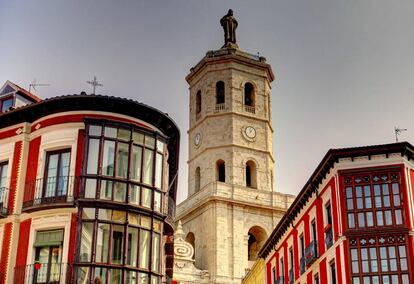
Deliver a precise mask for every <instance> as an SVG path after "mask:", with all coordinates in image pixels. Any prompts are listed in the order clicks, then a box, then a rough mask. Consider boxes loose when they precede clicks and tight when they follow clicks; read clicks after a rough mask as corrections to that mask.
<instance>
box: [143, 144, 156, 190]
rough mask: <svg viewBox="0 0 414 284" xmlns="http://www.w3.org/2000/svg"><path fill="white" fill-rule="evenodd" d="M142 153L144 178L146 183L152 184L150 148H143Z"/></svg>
mask: <svg viewBox="0 0 414 284" xmlns="http://www.w3.org/2000/svg"><path fill="white" fill-rule="evenodd" d="M144 152H145V154H144V180H143V182H144V183H146V184H152V169H153V155H154V153H153V152H152V151H151V150H148V149H145V151H144Z"/></svg>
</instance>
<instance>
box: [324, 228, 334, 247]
mask: <svg viewBox="0 0 414 284" xmlns="http://www.w3.org/2000/svg"><path fill="white" fill-rule="evenodd" d="M325 244H326V248H327V249H329V248H330V247H331V246H332V245H333V230H332V228H329V229H328V230H327V231H326V232H325Z"/></svg>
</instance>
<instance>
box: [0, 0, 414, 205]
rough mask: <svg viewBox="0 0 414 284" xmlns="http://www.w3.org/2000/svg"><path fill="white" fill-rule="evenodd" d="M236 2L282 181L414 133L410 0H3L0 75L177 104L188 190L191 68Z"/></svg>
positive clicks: (297, 184) (240, 38)
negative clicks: (265, 72)
mask: <svg viewBox="0 0 414 284" xmlns="http://www.w3.org/2000/svg"><path fill="white" fill-rule="evenodd" d="M229 8H232V9H233V10H234V15H235V17H236V19H237V20H238V23H239V25H238V28H237V42H238V45H239V47H240V48H241V49H242V50H244V51H247V52H250V53H252V54H257V52H260V55H261V56H265V57H266V58H267V62H268V63H269V64H271V65H272V68H273V72H274V73H275V75H276V79H275V81H274V82H273V83H272V100H273V106H272V111H273V121H272V123H273V127H274V129H275V132H274V135H273V139H274V149H273V151H274V154H275V157H276V164H275V173H276V175H275V188H276V190H277V191H280V192H284V193H290V194H297V193H298V192H299V191H300V190H301V189H302V187H303V185H304V184H305V182H306V180H307V179H308V178H309V176H310V175H311V173H312V172H313V170H314V169H315V167H316V166H317V165H318V163H319V162H320V160H321V159H322V158H323V156H324V154H325V153H326V152H327V151H328V150H329V149H330V148H342V147H354V146H363V145H374V144H385V143H392V142H394V141H395V136H394V126H400V127H402V128H407V129H408V130H407V131H406V132H403V133H402V134H401V136H400V140H401V141H408V142H411V143H414V124H413V122H414V113H413V112H414V111H413V107H412V106H413V105H414V78H413V77H414V56H413V55H414V16H413V15H414V1H412V0H394V1H389V0H347V1H339V0H334V1H333V0H289V1H286V0H283V1H282V0H277V1H276V0H269V1H261V0H260V1H259V0H257V1H244V0H235V1H230V0H229V1H222V0H217V1H195V0H179V1H178V0H170V1H161V0H160V1H149V0H148V1H138V0H134V1H132V0H123V1H115V0H113V1H109V0H88V1H80V0H71V1H65V0H26V1H21V0H14V1H7V0H0V84H3V82H5V81H6V80H11V81H12V82H15V83H16V84H19V85H21V86H22V87H25V88H28V86H29V84H30V83H31V82H32V81H33V80H34V79H36V80H37V83H47V84H50V86H48V87H38V88H37V94H38V95H39V96H41V97H42V98H48V97H53V96H59V95H65V94H75V93H80V92H81V91H86V92H87V93H90V92H92V89H91V86H90V85H88V84H86V81H87V80H91V79H92V78H93V76H95V75H96V76H97V78H98V81H100V82H101V83H102V84H103V85H104V86H103V87H101V88H98V89H97V92H96V93H101V94H104V95H111V96H119V97H128V98H133V99H135V100H138V101H140V102H143V103H145V104H148V105H151V106H154V107H156V108H158V109H160V110H161V111H163V112H166V113H168V114H169V115H170V116H171V117H172V118H173V119H174V120H175V121H176V123H177V125H178V126H179V128H180V130H181V153H180V177H179V187H178V201H182V200H183V199H185V197H186V195H187V170H188V169H187V163H186V161H187V157H188V155H187V154H188V149H187V146H188V137H187V130H188V125H189V118H188V104H189V93H188V84H187V82H186V81H185V76H186V75H187V74H188V73H189V70H190V68H191V67H192V66H194V65H195V64H196V63H197V62H198V61H199V60H200V59H201V58H202V57H203V56H204V55H205V53H206V52H207V51H208V50H214V49H219V48H220V47H221V46H222V45H223V31H222V28H221V26H220V24H219V20H220V18H221V17H222V16H223V15H224V14H226V13H227V10H228V9H229Z"/></svg>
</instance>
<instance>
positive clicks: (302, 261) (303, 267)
mask: <svg viewBox="0 0 414 284" xmlns="http://www.w3.org/2000/svg"><path fill="white" fill-rule="evenodd" d="M299 269H300V274H303V273H305V271H306V260H305V257H304V256H302V257H301V258H300V262H299Z"/></svg>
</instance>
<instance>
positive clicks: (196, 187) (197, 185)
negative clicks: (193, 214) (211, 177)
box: [194, 167, 201, 192]
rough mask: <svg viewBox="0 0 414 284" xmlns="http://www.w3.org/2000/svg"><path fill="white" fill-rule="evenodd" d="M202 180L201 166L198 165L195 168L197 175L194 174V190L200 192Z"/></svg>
mask: <svg viewBox="0 0 414 284" xmlns="http://www.w3.org/2000/svg"><path fill="white" fill-rule="evenodd" d="M200 180H201V173H200V167H197V168H196V170H195V175H194V192H198V191H199V190H200Z"/></svg>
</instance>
